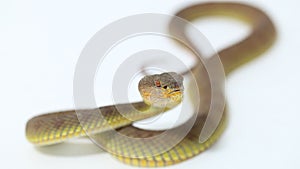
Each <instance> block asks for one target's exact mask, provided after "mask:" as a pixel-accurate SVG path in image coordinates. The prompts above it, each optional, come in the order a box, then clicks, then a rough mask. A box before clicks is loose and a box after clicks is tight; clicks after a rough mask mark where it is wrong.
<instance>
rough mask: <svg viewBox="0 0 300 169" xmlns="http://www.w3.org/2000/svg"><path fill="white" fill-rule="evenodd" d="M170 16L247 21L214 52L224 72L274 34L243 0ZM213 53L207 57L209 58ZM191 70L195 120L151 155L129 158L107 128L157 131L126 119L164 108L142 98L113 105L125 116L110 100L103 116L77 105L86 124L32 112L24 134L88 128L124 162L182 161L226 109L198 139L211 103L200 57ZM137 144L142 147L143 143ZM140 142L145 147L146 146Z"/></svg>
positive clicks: (42, 140)
mask: <svg viewBox="0 0 300 169" xmlns="http://www.w3.org/2000/svg"><path fill="white" fill-rule="evenodd" d="M176 16H178V17H181V18H183V19H186V20H188V21H193V20H195V19H198V18H202V17H205V16H228V17H233V18H236V19H238V20H241V21H244V22H245V23H247V24H248V25H250V26H251V32H250V34H249V35H248V36H247V37H245V38H244V39H243V40H242V41H240V42H238V43H236V44H234V45H231V46H229V47H227V48H225V49H223V50H221V51H219V52H218V55H219V57H220V59H221V61H222V63H223V65H224V70H225V74H226V75H228V74H230V73H231V72H232V71H233V70H235V69H236V68H237V67H239V66H241V65H243V64H245V63H247V62H249V61H250V60H252V59H254V58H256V57H258V56H259V55H260V54H262V53H263V52H264V51H266V50H267V49H268V48H269V47H270V46H271V45H272V44H273V42H274V41H275V37H276V31H275V27H274V25H273V23H272V21H271V20H270V18H269V17H268V16H267V15H266V14H265V13H264V12H262V11H261V10H259V9H257V8H255V7H252V6H249V5H244V4H237V3H219V2H218V3H204V4H196V5H192V6H189V7H186V8H184V9H182V10H181V11H179V12H178V13H177V14H176ZM171 29H172V31H177V32H184V30H182V29H178V28H176V27H175V28H171ZM186 38H187V37H186ZM213 57H214V56H213ZM213 57H212V58H211V59H213ZM192 70H193V73H194V74H195V75H197V76H196V78H197V81H198V84H200V85H199V88H198V90H199V93H200V95H201V97H202V98H203V99H201V103H200V105H202V106H201V108H200V110H199V114H198V115H197V118H196V121H195V124H194V126H193V127H192V129H191V130H190V132H189V133H188V134H187V136H186V137H185V138H184V139H183V140H182V141H181V142H179V143H178V144H177V145H176V146H175V147H173V148H172V149H170V150H168V151H166V152H164V153H161V154H157V155H154V156H145V157H141V158H132V157H133V156H137V157H138V156H139V153H141V152H139V151H134V150H133V151H132V148H133V147H134V146H132V147H131V146H130V144H126V141H124V142H120V141H119V140H116V139H114V136H113V135H112V134H111V133H110V127H113V128H116V129H117V130H118V132H119V133H121V134H123V135H125V136H128V137H136V138H147V137H152V136H155V135H159V134H161V133H162V132H163V131H148V130H142V129H138V128H136V127H134V126H132V125H131V124H132V123H133V122H134V121H137V120H141V119H145V118H148V117H151V116H154V115H157V114H158V113H161V112H162V111H165V110H166V109H164V108H159V107H153V106H149V104H146V103H145V102H138V103H133V104H132V105H133V107H134V109H133V108H132V106H129V105H131V103H130V104H123V105H118V109H120V108H121V109H122V110H124V112H122V114H123V115H124V113H125V115H126V117H130V120H129V119H128V118H125V117H124V116H123V115H121V114H120V113H119V112H118V110H117V109H116V106H106V107H101V108H99V109H100V110H101V113H102V114H103V118H98V116H95V111H98V109H94V110H82V111H84V112H85V113H84V114H83V113H82V114H83V116H84V117H81V119H84V124H88V126H81V125H80V123H79V121H78V117H77V115H76V113H75V111H64V112H57V113H50V114H45V115H40V116H36V117H34V118H32V119H30V120H29V121H28V123H27V126H26V136H27V139H28V140H29V141H30V142H31V143H33V144H35V145H50V144H56V143H59V142H62V141H65V140H66V139H69V138H72V137H77V136H85V135H86V134H87V133H88V134H89V133H90V134H93V135H94V136H95V138H97V137H98V138H101V140H102V141H104V143H103V144H104V145H105V146H106V148H108V149H113V150H115V151H117V152H121V153H122V154H125V155H124V156H121V155H118V154H113V156H114V157H116V158H117V159H118V160H120V161H122V162H124V163H126V164H131V165H134V166H143V167H158V166H167V165H172V164H176V163H179V162H182V161H185V160H187V159H189V158H191V157H194V156H196V155H198V154H199V153H201V152H203V151H204V150H205V149H207V148H208V147H210V146H211V145H212V144H213V143H214V142H215V141H216V140H217V139H218V138H219V137H220V136H221V134H222V132H223V130H224V129H225V126H226V120H227V113H226V112H225V111H226V110H224V113H223V117H222V119H221V121H220V123H219V125H218V127H217V129H216V130H215V132H214V133H213V135H212V136H211V137H210V138H209V139H208V140H207V141H205V142H204V143H200V142H199V133H200V131H201V129H202V128H203V125H204V122H205V120H206V117H207V110H208V108H209V105H210V104H211V103H210V98H211V96H210V90H211V89H210V84H209V79H208V75H207V73H206V71H205V69H204V67H203V66H201V64H200V63H197V64H195V67H194V68H193V69H192ZM170 108H172V107H170ZM140 112H143V113H140ZM183 126H184V124H183ZM179 127H180V126H179ZM83 128H87V129H88V130H87V131H86V132H87V133H86V132H85V131H84V129H83ZM170 139H172V138H170ZM105 140H107V143H105ZM131 144H132V143H131ZM133 144H134V143H133ZM153 144H154V145H157V146H156V147H154V148H153V149H151V150H149V151H153V152H155V151H157V149H160V148H161V147H163V146H164V145H165V144H167V143H165V142H164V143H160V142H153ZM140 146H141V147H142V146H143V145H140ZM135 147H136V146H135ZM143 148H144V149H147V148H148V147H143ZM141 149H142V148H141ZM148 149H149V148H148Z"/></svg>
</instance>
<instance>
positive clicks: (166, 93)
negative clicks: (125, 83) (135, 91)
mask: <svg viewBox="0 0 300 169" xmlns="http://www.w3.org/2000/svg"><path fill="white" fill-rule="evenodd" d="M183 89H184V88H183V77H182V76H181V75H179V74H177V73H175V72H167V73H162V74H155V75H148V76H145V77H143V78H142V79H141V80H140V82H139V91H140V94H141V96H142V97H143V100H144V102H145V103H146V104H148V105H151V106H154V107H160V108H172V107H174V106H176V105H178V104H179V103H180V102H181V101H182V98H183Z"/></svg>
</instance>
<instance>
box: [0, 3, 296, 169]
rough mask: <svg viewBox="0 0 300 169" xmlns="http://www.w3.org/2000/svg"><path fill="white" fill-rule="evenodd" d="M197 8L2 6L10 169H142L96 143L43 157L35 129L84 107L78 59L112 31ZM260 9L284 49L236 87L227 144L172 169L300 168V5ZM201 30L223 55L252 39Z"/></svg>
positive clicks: (4, 155)
mask: <svg viewBox="0 0 300 169" xmlns="http://www.w3.org/2000/svg"><path fill="white" fill-rule="evenodd" d="M195 2H199V1H193V0H188V1H187V0H177V1H173V0H164V1H154V0H151V1H150V0H147V1H140V0H126V1H115V0H112V1H102V2H101V1H81V2H78V1H71V0H70V1H53V0H52V1H48V2H42V1H30V0H28V1H21V0H20V1H15V0H10V1H1V2H0V58H1V60H0V78H1V83H0V84H1V87H0V104H1V111H0V112H1V122H0V129H1V139H0V159H1V168H24V169H25V168H26V169H27V168H28V169H33V168H72V169H76V168H89V169H93V168H95V169H96V168H97V169H99V168H132V167H131V166H128V165H124V164H122V163H120V162H119V161H117V160H115V159H113V158H112V157H111V156H110V155H109V154H107V153H105V152H101V150H98V149H97V147H96V146H94V145H92V144H83V145H81V146H79V147H76V146H74V145H72V144H67V145H66V144H63V145H59V146H56V147H51V148H44V149H37V148H35V147H34V146H33V145H31V144H30V143H28V142H27V140H26V138H25V124H26V121H27V120H28V119H29V118H31V117H32V116H34V115H37V114H40V113H44V112H49V111H54V110H61V109H68V108H72V107H73V106H74V105H73V88H72V87H73V75H74V70H75V64H76V61H77V59H78V57H79V55H80V52H81V50H82V49H83V47H84V45H85V44H86V42H87V41H88V40H89V39H90V38H91V37H92V36H93V35H94V34H95V32H97V31H98V30H100V29H101V28H102V27H104V26H105V25H107V24H109V23H111V22H113V21H115V20H117V19H120V18H122V17H124V16H130V15H133V14H140V13H145V12H147V13H163V14H174V13H175V12H176V11H177V10H179V9H181V8H183V7H184V6H187V5H189V4H192V3H195ZM251 4H253V5H256V6H257V7H259V8H261V9H263V10H265V11H266V12H267V13H268V14H269V15H270V16H271V17H272V19H273V20H274V22H275V23H276V26H277V29H278V33H279V36H278V41H277V43H276V44H275V46H274V47H273V48H272V49H271V50H270V51H268V52H267V53H266V54H264V55H263V56H262V57H261V58H259V59H257V60H255V61H253V62H251V63H250V64H248V65H246V66H244V67H243V68H240V69H239V70H238V71H236V72H234V73H233V74H232V75H231V76H230V77H229V78H228V79H227V98H228V104H229V110H230V121H229V125H228V128H227V130H226V131H225V133H224V135H223V136H222V137H221V139H220V141H219V142H218V143H217V144H216V145H214V146H213V147H212V148H211V149H209V150H208V151H206V152H205V153H203V154H201V155H199V156H197V157H195V158H193V159H191V160H188V161H186V162H183V163H180V164H178V165H174V166H170V167H168V168H210V169H213V168H216V169H217V168H218V169H220V168H228V169H229V168H230V169H232V168H244V169H246V168H249V169H250V168H251V169H253V168H272V169H281V168H289V169H296V168H299V167H300V162H299V160H298V158H299V157H300V145H299V141H300V132H299V128H300V123H299V119H300V115H299V113H300V111H299V110H300V108H299V94H300V89H299V86H300V80H299V74H298V72H299V71H300V66H299V63H300V59H299V58H300V57H299V56H298V51H299V38H300V36H299V34H300V33H299V30H300V23H299V19H298V17H299V16H300V12H299V9H298V8H299V6H300V4H299V3H298V2H297V1H296V0H294V1H292V0H289V1H276V2H275V1H273V0H266V1H263V2H262V1H260V0H257V1H251ZM217 21H218V22H217ZM196 26H197V27H198V28H199V29H200V30H201V31H202V32H203V33H204V34H205V35H206V36H207V38H208V39H209V40H210V41H211V43H212V44H213V46H214V47H215V48H216V49H220V48H222V47H225V46H226V45H228V44H230V43H232V42H233V41H235V40H237V39H239V38H241V37H243V35H245V34H246V33H247V31H248V30H247V28H246V27H245V26H243V25H241V24H239V23H236V22H232V21H228V22H227V21H224V20H211V21H203V22H197V23H196ZM216 28H218V29H216ZM224 32H226V33H224ZM107 94H109V93H103V94H100V95H102V98H103V100H102V103H101V104H106V103H109V101H110V96H108V97H107ZM105 98H106V99H105ZM100 100H101V99H100Z"/></svg>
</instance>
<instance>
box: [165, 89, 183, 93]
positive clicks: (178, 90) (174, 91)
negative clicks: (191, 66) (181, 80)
mask: <svg viewBox="0 0 300 169" xmlns="http://www.w3.org/2000/svg"><path fill="white" fill-rule="evenodd" d="M176 92H181V90H180V89H176V90H173V91H171V92H169V93H168V94H173V93H176Z"/></svg>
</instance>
